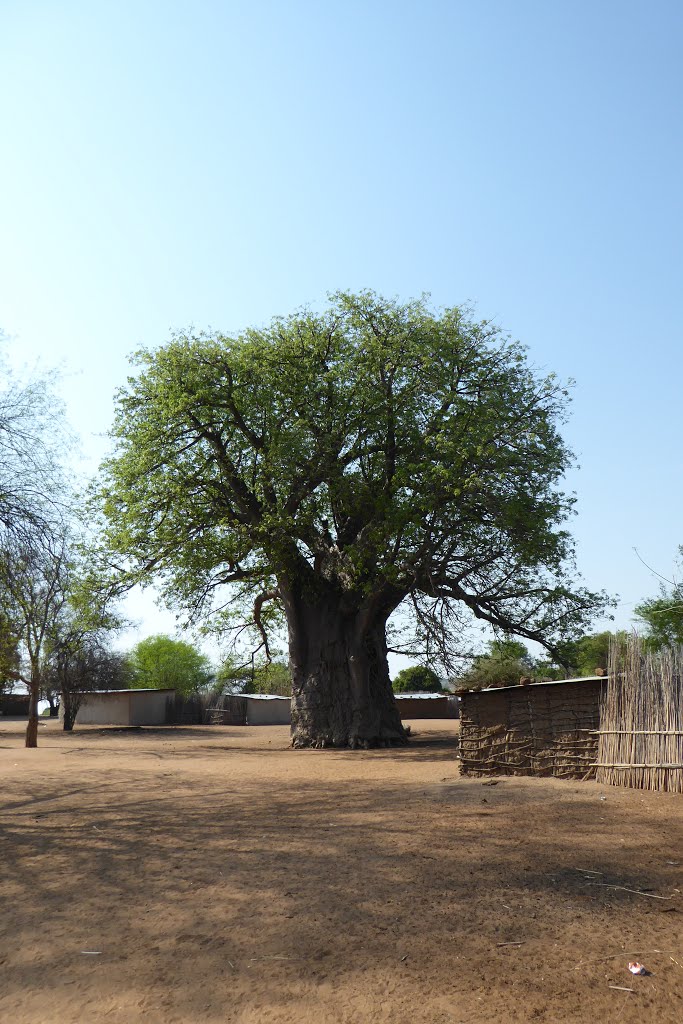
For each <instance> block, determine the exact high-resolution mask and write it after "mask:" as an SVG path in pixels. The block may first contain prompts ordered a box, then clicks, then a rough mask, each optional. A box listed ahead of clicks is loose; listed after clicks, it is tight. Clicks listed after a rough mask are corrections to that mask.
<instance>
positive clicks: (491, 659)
mask: <svg viewBox="0 0 683 1024" xmlns="http://www.w3.org/2000/svg"><path fill="white" fill-rule="evenodd" d="M532 671H533V661H532V659H531V657H530V655H529V652H528V650H527V649H526V647H525V646H524V644H522V643H519V641H517V640H511V639H509V638H506V639H500V640H491V641H490V642H489V649H488V651H487V652H486V654H479V655H477V657H475V658H474V659H473V662H472V667H471V668H470V669H469V670H468V671H467V672H465V674H464V675H463V676H461V678H460V680H459V684H460V685H461V686H464V687H467V688H468V689H471V690H482V689H486V687H487V686H513V685H514V684H515V683H518V682H519V680H520V678H521V677H522V676H526V675H529V673H530V672H532Z"/></svg>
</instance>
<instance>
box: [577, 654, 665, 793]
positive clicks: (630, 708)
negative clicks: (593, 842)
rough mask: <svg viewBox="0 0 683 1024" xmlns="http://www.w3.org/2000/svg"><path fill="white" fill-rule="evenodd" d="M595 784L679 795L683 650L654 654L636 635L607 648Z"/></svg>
mask: <svg viewBox="0 0 683 1024" xmlns="http://www.w3.org/2000/svg"><path fill="white" fill-rule="evenodd" d="M608 675H609V679H610V685H609V686H607V687H606V688H605V690H604V692H603V694H602V698H601V706H600V725H599V730H598V757H597V764H596V769H597V771H596V781H598V782H600V783H607V784H611V785H616V786H628V787H631V788H633V789H655V790H666V791H669V792H673V793H683V647H672V648H669V649H667V650H665V651H662V652H659V653H657V654H655V653H652V652H649V651H646V650H645V649H644V647H643V643H642V640H641V639H640V638H639V637H638V636H636V635H635V634H634V635H633V636H631V637H628V638H627V640H626V642H621V643H618V642H614V643H613V644H612V646H611V648H610V656H609V672H608Z"/></svg>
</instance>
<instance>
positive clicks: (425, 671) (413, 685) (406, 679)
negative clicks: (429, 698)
mask: <svg viewBox="0 0 683 1024" xmlns="http://www.w3.org/2000/svg"><path fill="white" fill-rule="evenodd" d="M392 686H393V690H394V693H440V692H441V682H440V680H439V677H438V676H437V674H436V672H435V671H434V669H432V668H429V666H428V665H411V666H410V667H409V668H403V669H401V671H400V672H399V673H398V674H397V675H396V678H395V679H394V680H393V683H392Z"/></svg>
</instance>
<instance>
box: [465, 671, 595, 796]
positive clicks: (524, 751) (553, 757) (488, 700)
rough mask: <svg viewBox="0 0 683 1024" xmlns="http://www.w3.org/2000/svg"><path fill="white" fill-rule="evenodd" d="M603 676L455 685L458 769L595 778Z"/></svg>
mask: <svg viewBox="0 0 683 1024" xmlns="http://www.w3.org/2000/svg"><path fill="white" fill-rule="evenodd" d="M606 687H607V678H606V677H605V676H589V677H586V678H581V679H563V680H560V681H556V682H555V681H554V682H544V683H531V684H528V685H519V686H505V687H490V688H488V689H486V690H460V691H459V696H460V699H461V704H460V755H461V771H462V774H463V775H475V776H476V775H479V776H487V775H546V776H547V775H552V776H555V777H557V778H565V779H591V778H595V773H596V763H597V761H598V739H599V735H598V733H599V729H600V707H601V697H602V695H603V693H604V692H605V689H606Z"/></svg>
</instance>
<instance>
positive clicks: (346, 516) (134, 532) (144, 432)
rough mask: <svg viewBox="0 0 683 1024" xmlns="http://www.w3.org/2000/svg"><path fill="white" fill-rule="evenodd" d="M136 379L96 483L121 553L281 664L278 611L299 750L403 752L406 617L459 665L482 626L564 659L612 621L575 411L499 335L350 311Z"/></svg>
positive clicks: (157, 354) (144, 368)
mask: <svg viewBox="0 0 683 1024" xmlns="http://www.w3.org/2000/svg"><path fill="white" fill-rule="evenodd" d="M136 365H137V373H136V375H135V376H133V377H131V378H130V379H129V383H128V386H127V387H125V388H124V389H122V391H121V392H120V393H119V395H118V406H117V408H118V412H117V418H116V423H115V426H114V428H113V438H114V441H115V445H116V448H115V451H114V454H113V455H112V457H111V458H110V459H109V460H108V461H107V462H106V464H105V465H104V466H103V469H102V481H101V491H100V494H101V500H102V508H103V509H104V513H105V516H106V519H107V521H108V527H107V543H108V545H109V550H110V551H111V552H114V553H117V554H118V556H119V559H120V561H119V568H120V570H121V571H122V572H124V573H125V574H126V578H127V580H128V582H129V583H132V582H139V581H142V582H145V581H150V580H152V579H154V580H157V581H159V582H160V583H161V585H162V586H163V587H164V588H165V592H166V594H167V595H168V597H169V599H170V600H173V601H174V602H175V603H177V604H180V605H182V606H183V607H185V608H186V609H188V611H189V614H190V616H197V615H201V614H207V615H214V616H221V615H224V614H225V607H226V602H227V601H229V600H230V598H229V596H226V594H227V595H229V593H230V592H231V591H232V593H233V595H234V601H235V602H236V604H237V605H240V603H241V604H242V605H243V604H244V603H245V602H248V604H249V607H250V608H251V611H252V613H253V619H254V622H255V624H256V627H257V631H258V634H259V635H260V636H261V638H262V639H261V642H262V643H263V645H265V649H266V654H268V648H267V642H268V641H267V616H268V614H269V613H270V612H272V609H273V608H275V607H279V608H280V609H281V610H282V612H283V614H284V616H285V618H286V622H287V628H288V636H289V665H290V671H291V675H292V738H293V742H294V744H295V745H314V746H326V745H334V746H339V745H349V746H351V747H354V746H358V745H363V746H367V745H375V744H387V743H402V742H404V741H405V731H404V729H403V726H402V725H401V721H400V718H399V715H398V712H397V709H396V705H395V701H394V698H393V694H392V690H391V683H390V678H389V670H388V662H387V651H388V644H387V623H388V620H389V618H390V616H391V615H392V614H393V613H394V612H395V611H396V610H397V609H398V608H400V607H402V608H407V609H408V610H409V611H410V612H411V613H412V616H413V624H414V626H415V628H416V629H417V631H418V633H419V635H420V638H421V642H422V644H423V645H434V644H438V650H439V651H440V653H441V656H442V658H443V659H445V658H447V656H448V652H449V650H450V649H451V648H452V646H453V643H456V644H457V634H458V632H459V630H460V629H461V628H462V624H463V618H467V616H470V617H475V618H477V619H479V620H482V621H484V622H487V623H490V624H491V625H492V626H494V627H497V628H499V629H500V630H502V631H503V632H505V633H509V634H517V635H519V636H521V637H524V638H529V639H533V640H538V641H540V642H541V643H543V644H545V645H546V646H547V647H548V648H549V649H551V650H552V649H553V647H554V645H555V644H556V643H558V642H560V641H561V640H563V639H565V638H567V637H569V636H571V635H573V633H574V632H576V631H577V630H580V629H581V627H582V626H583V625H584V624H585V622H586V621H587V620H588V619H589V618H590V617H591V616H592V615H593V614H594V613H595V612H596V610H597V609H598V608H600V607H601V606H602V604H603V603H604V597H603V596H602V595H596V594H593V593H589V592H588V591H587V590H585V589H583V588H581V587H580V586H577V585H575V582H574V568H573V560H572V554H573V552H572V541H571V538H570V536H569V534H568V533H567V531H566V530H565V529H564V524H565V522H566V519H567V517H568V515H569V513H570V511H571V507H572V498H571V497H570V496H567V495H565V494H564V493H563V492H562V490H561V486H560V485H561V481H562V477H563V474H564V473H565V471H566V469H567V467H568V466H569V465H570V463H571V453H570V452H569V451H568V449H567V447H566V446H565V444H564V443H563V441H562V439H561V437H560V434H559V432H558V424H559V423H560V422H561V421H562V418H563V415H564V412H565V408H566V403H567V392H566V390H565V389H564V387H563V386H562V385H561V384H560V383H558V381H557V380H556V379H555V378H554V377H553V376H550V377H543V376H540V375H539V374H538V373H537V372H535V371H534V369H533V368H532V367H531V366H530V365H529V363H528V361H527V359H526V355H525V351H524V349H523V348H522V347H520V346H519V345H518V344H515V343H512V342H510V341H509V340H508V339H506V338H505V337H503V336H501V334H500V332H499V331H498V330H497V329H496V328H495V327H494V326H492V325H491V324H488V323H475V322H473V321H472V320H471V319H469V318H468V316H467V315H466V314H465V313H463V312H462V311H461V310H459V309H447V310H444V311H441V312H433V311H432V310H431V309H430V308H429V306H428V305H427V303H426V302H425V301H416V302H410V303H408V304H400V303H398V302H392V301H386V300H384V299H382V298H381V297H379V296H377V295H375V294H373V293H370V292H365V293H362V294H360V295H349V294H339V295H336V296H334V297H333V299H332V301H331V305H330V306H329V308H328V309H327V310H325V311H324V312H322V313H320V314H315V313H312V312H303V313H297V314H295V315H293V316H291V317H289V318H287V319H278V320H275V321H274V322H273V323H272V324H271V325H270V326H269V327H267V328H265V329H258V330H256V329H254V330H248V331H246V332H244V333H243V334H240V335H237V336H234V337H227V336H223V335H208V334H199V335H194V334H182V333H180V334H177V335H176V336H175V337H174V338H173V340H172V341H171V342H170V343H169V344H167V345H165V346H163V347H161V348H159V349H157V350H152V351H148V350H145V351H142V352H140V353H138V355H137V358H136ZM219 607H220V608H221V609H223V610H222V611H218V610H217V609H218V608H219Z"/></svg>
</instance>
